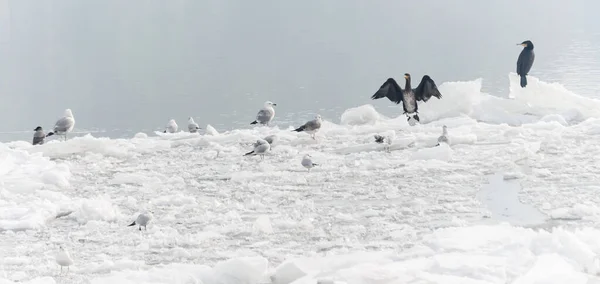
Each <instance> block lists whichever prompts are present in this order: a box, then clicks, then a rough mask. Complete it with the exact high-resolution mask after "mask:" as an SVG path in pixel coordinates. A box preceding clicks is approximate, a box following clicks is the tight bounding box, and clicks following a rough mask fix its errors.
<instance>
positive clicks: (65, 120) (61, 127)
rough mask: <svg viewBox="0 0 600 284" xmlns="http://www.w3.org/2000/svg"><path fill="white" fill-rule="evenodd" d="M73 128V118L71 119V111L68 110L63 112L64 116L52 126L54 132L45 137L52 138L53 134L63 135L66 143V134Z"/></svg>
mask: <svg viewBox="0 0 600 284" xmlns="http://www.w3.org/2000/svg"><path fill="white" fill-rule="evenodd" d="M73 126H75V118H74V117H73V113H72V112H71V109H69V108H68V109H66V110H65V115H64V116H63V117H62V118H60V119H59V120H57V121H56V124H55V125H54V131H53V132H49V133H48V135H46V137H49V136H52V135H54V134H56V135H64V136H65V141H67V133H68V132H71V130H73Z"/></svg>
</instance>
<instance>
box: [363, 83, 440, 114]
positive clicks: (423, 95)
mask: <svg viewBox="0 0 600 284" xmlns="http://www.w3.org/2000/svg"><path fill="white" fill-rule="evenodd" d="M404 78H405V79H406V85H405V86H404V90H403V89H402V88H401V87H400V86H399V85H398V83H396V80H394V79H393V78H389V79H387V81H385V83H383V85H381V87H379V90H377V92H375V94H374V95H373V96H372V97H371V99H373V100H376V99H381V98H383V97H387V98H388V99H389V100H390V101H392V102H395V103H396V104H399V103H402V108H403V109H404V114H406V116H407V118H408V119H407V120H409V121H410V117H411V115H412V118H414V119H415V120H416V121H420V120H419V107H418V105H417V102H418V101H423V102H427V101H428V100H429V99H430V98H431V97H432V96H433V97H436V98H438V99H441V98H442V94H441V93H440V91H439V90H438V88H437V86H436V85H435V82H434V81H433V80H432V79H431V77H429V76H428V75H425V76H423V79H421V83H419V85H418V86H417V88H416V89H412V88H411V85H410V74H408V73H405V74H404Z"/></svg>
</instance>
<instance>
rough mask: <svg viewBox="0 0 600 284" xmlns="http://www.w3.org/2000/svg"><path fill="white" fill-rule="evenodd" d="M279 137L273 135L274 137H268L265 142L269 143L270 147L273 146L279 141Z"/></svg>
mask: <svg viewBox="0 0 600 284" xmlns="http://www.w3.org/2000/svg"><path fill="white" fill-rule="evenodd" d="M277 139H278V138H277V135H275V134H273V135H269V136H267V137H265V138H264V139H263V140H265V141H267V143H269V145H271V146H273V142H275V141H276V140H277Z"/></svg>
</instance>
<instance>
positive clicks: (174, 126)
mask: <svg viewBox="0 0 600 284" xmlns="http://www.w3.org/2000/svg"><path fill="white" fill-rule="evenodd" d="M167 132H169V133H175V132H177V122H175V119H171V120H169V123H167V129H165V131H163V133H167Z"/></svg>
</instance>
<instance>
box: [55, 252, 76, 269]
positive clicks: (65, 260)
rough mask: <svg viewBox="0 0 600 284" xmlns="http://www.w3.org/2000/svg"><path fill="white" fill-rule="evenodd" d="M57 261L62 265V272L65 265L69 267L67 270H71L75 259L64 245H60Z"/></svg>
mask: <svg viewBox="0 0 600 284" xmlns="http://www.w3.org/2000/svg"><path fill="white" fill-rule="evenodd" d="M56 263H58V265H60V273H62V271H63V266H66V267H67V272H69V267H70V266H71V264H73V259H72V258H71V255H70V254H69V251H67V249H65V248H64V247H63V246H62V245H61V246H59V251H58V254H56Z"/></svg>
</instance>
